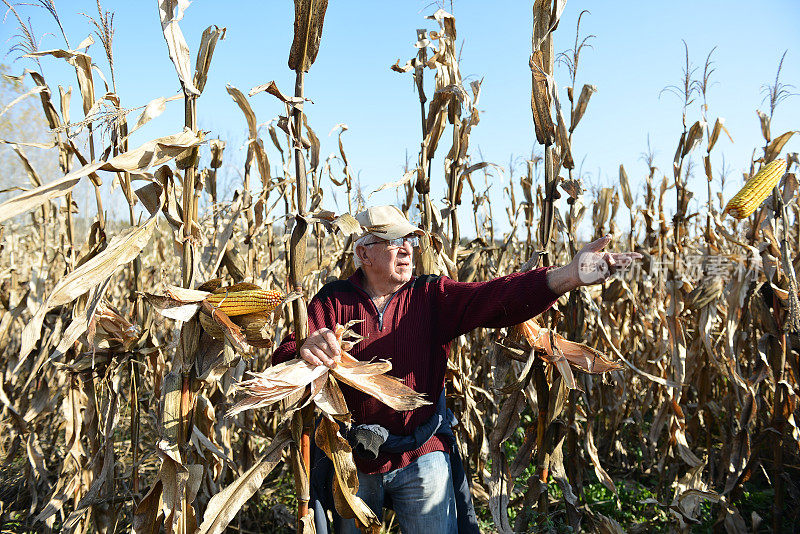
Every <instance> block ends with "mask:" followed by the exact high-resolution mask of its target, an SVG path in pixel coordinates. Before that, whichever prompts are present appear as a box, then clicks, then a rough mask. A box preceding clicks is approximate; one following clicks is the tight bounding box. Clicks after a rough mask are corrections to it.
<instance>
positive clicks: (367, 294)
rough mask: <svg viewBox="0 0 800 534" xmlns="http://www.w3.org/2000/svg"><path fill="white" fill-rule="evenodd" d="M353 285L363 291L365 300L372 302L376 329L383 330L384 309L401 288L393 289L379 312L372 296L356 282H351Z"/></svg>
mask: <svg viewBox="0 0 800 534" xmlns="http://www.w3.org/2000/svg"><path fill="white" fill-rule="evenodd" d="M353 287H355V288H356V289H358V290H359V291H361V292H362V293H364V295H366V296H367V300H369V301H370V303H372V307H373V308H375V313H377V314H378V331H380V332H383V312H385V311H386V309H387V308H388V307H389V303H391V302H392V299H393V298H394V296H395V295H397V294H398V293H399V292H400V289H402V288H400V289H398V290H397V291H395V292H394V293H392V296H391V297H389V300H387V301H386V305H385V306H384V307H383V312H381V311H380V310H378V306H377V305H376V304H375V301H374V300H372V297H370V296H369V293H367V292H366V291H365V290H364V289H363V288H361V287H359V286H358V285H356V284H353Z"/></svg>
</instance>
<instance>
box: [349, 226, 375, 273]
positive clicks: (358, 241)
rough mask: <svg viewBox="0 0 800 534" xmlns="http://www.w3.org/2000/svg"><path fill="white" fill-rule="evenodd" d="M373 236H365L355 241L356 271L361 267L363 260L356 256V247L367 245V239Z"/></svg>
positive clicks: (354, 260) (354, 257) (354, 262)
mask: <svg viewBox="0 0 800 534" xmlns="http://www.w3.org/2000/svg"><path fill="white" fill-rule="evenodd" d="M370 235H372V234H364V235H362V236H361V237H359V238H358V239H356V240H355V241H353V265H355V267H356V269H358V268H359V267H361V258H359V257H358V254H356V247H358V246H359V245H363V244H365V243H366V240H367V238H368V237H369V236H370Z"/></svg>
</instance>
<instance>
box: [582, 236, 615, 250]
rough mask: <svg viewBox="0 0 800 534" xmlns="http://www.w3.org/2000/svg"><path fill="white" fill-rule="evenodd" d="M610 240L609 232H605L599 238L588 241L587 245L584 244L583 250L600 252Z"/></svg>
mask: <svg viewBox="0 0 800 534" xmlns="http://www.w3.org/2000/svg"><path fill="white" fill-rule="evenodd" d="M610 242H611V234H606V235H604V236H603V237H601V238H600V239H596V240H594V241H592V242H591V243H589V244H588V245H586V246H585V247H583V250H587V251H589V252H600V251H601V250H603V249H604V248H605V247H606V245H608V244H609V243H610Z"/></svg>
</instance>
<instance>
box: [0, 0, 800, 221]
mask: <svg viewBox="0 0 800 534" xmlns="http://www.w3.org/2000/svg"><path fill="white" fill-rule="evenodd" d="M531 4H532V2H521V1H513V2H509V1H495V2H491V3H487V2H479V1H476V0H471V1H466V0H461V1H459V0H456V1H455V2H454V9H453V11H454V14H455V16H456V27H457V30H458V40H459V46H461V44H462V43H463V47H462V52H461V56H462V63H461V73H462V75H463V76H464V77H465V78H466V79H467V80H471V79H479V78H483V79H484V83H483V90H482V94H481V101H480V106H479V108H480V109H482V110H483V113H482V115H481V122H480V124H479V125H478V126H477V127H475V129H474V130H473V132H474V133H473V136H472V142H471V146H472V149H471V153H472V161H473V162H478V161H481V160H486V161H491V162H494V163H498V164H500V165H503V166H507V165H508V163H509V158H510V157H511V156H512V155H514V156H515V157H517V156H525V157H527V156H529V155H530V152H531V149H532V147H533V144H534V143H535V136H534V131H533V125H532V120H531V111H530V90H531V87H530V85H531V84H530V69H529V67H528V57H529V55H530V47H531V43H530V34H531V19H532V15H531ZM56 6H57V8H58V9H59V11H60V14H61V16H62V19H63V22H64V24H65V26H66V30H67V35H68V37H69V38H70V42H71V44H72V45H73V46H76V45H77V43H78V42H80V41H81V40H82V39H83V38H84V37H85V36H86V35H87V34H88V33H90V32H91V31H92V30H93V28H92V27H91V26H90V24H89V23H88V21H87V20H86V19H85V18H84V17H82V16H80V15H78V12H81V11H83V12H86V13H89V14H92V15H94V14H95V10H96V8H95V4H94V2H90V1H88V0H87V1H74V0H70V1H65V0H56ZM103 7H104V8H106V9H109V10H112V11H114V12H115V18H114V23H115V28H116V34H115V37H114V54H115V62H116V69H117V72H116V75H117V85H118V89H119V93H120V96H121V99H122V104H123V106H126V107H135V106H140V105H144V104H145V103H147V102H148V101H149V100H151V99H153V98H157V97H159V96H170V95H172V94H174V93H175V92H176V91H177V90H178V88H179V84H178V80H177V76H176V74H175V71H174V68H173V66H172V63H171V62H170V60H169V57H168V55H167V48H166V44H165V42H164V39H163V36H162V34H161V28H160V25H159V21H158V13H157V9H156V1H155V0H151V1H136V2H131V1H125V2H120V1H114V2H112V1H110V0H107V1H106V2H104V6H103ZM445 7H447V8H449V2H446V5H445ZM435 9H436V7H435V5H433V4H429V3H428V2H426V1H417V2H411V1H404V2H380V3H365V2H355V1H343V0H331V1H330V3H329V6H328V11H327V15H326V18H325V26H324V31H323V36H322V45H321V49H320V52H319V56H318V58H317V61H316V63H315V64H314V66H313V67H312V69H311V72H310V73H309V74H308V75H307V82H306V95H307V96H308V97H310V98H311V99H312V100H313V101H314V104H313V105H308V106H307V108H306V109H307V113H308V115H309V118H310V124H311V126H312V128H314V130H315V131H316V132H317V134H318V135H319V136H320V138H321V140H322V155H323V157H324V156H326V155H327V154H330V153H331V152H334V151H336V150H337V145H336V136H335V135H334V136H331V137H328V132H330V130H331V128H333V127H334V125H336V124H338V123H341V122H344V123H346V124H347V125H348V126H349V128H350V129H349V131H348V132H347V133H346V134H345V135H344V141H345V148H346V151H347V154H348V157H349V159H350V162H351V165H352V167H353V169H354V171H355V174H356V175H357V176H359V177H360V180H361V184H362V186H363V188H364V190H365V191H367V192H369V191H372V190H373V189H375V188H376V187H378V186H379V185H380V184H382V183H384V182H387V181H392V180H396V179H398V178H400V176H401V175H402V170H401V169H402V166H403V164H404V162H405V159H406V154H408V157H409V160H410V161H411V162H412V163H413V162H414V161H415V160H416V157H417V152H418V150H419V143H420V125H419V104H418V100H417V96H416V93H415V91H414V90H413V88H412V83H411V76H410V74H406V75H401V74H397V73H394V72H392V71H390V70H389V66H390V65H392V64H393V63H394V62H395V61H396V60H398V59H399V60H400V62H401V64H402V63H404V62H405V61H406V60H407V59H409V58H410V57H411V56H412V55H413V54H414V52H415V49H414V48H413V46H412V43H413V42H414V40H415V29H416V28H423V27H424V28H428V29H436V28H437V26H438V25H437V24H436V23H435V21H432V20H425V19H424V16H425V15H428V14H431V13H432V12H433V11H435ZM583 9H588V10H589V11H590V12H591V14H589V15H586V16H584V18H583V22H582V26H581V31H582V33H583V34H594V35H595V36H596V37H595V38H594V39H592V40H591V45H592V48H591V49H587V50H585V52H584V53H583V55H582V58H581V64H580V67H579V72H578V82H577V83H578V89H579V88H580V86H582V85H583V84H584V83H591V84H594V85H596V86H597V89H598V92H597V93H595V95H594V96H593V97H592V100H591V102H590V104H589V107H588V111H587V113H586V115H585V116H584V118H583V121H582V122H581V124H580V126H579V127H578V129H577V130H576V133H575V136H574V140H573V153H574V156H575V159H576V161H577V162H578V164H579V165H580V163H581V162H583V169H584V171H585V172H586V173H588V174H589V175H590V176H589V177H588V182H589V183H590V184H603V185H614V184H617V173H618V167H619V165H620V164H621V163H622V164H624V165H625V167H626V169H627V170H628V174H629V176H630V177H631V179H632V181H633V184H632V185H633V187H634V188H635V192H638V191H639V188H640V185H641V183H642V177H643V175H644V174H645V173H646V168H645V166H644V164H643V163H642V162H641V161H640V158H639V157H640V154H641V153H642V152H643V151H644V150H645V148H646V145H647V137H648V135H649V137H650V143H651V145H652V147H653V148H654V150H655V151H656V155H657V159H656V163H657V165H658V167H659V168H660V169H662V170H663V171H664V172H667V173H669V175H670V177H671V159H672V155H673V153H674V151H675V147H676V143H677V140H678V138H679V136H680V133H681V122H680V110H681V102H680V101H679V100H678V99H677V98H676V97H674V96H671V95H667V94H664V95H662V96H659V93H660V92H661V90H662V88H664V87H665V86H667V85H671V84H677V83H679V82H680V79H681V69H682V67H683V62H684V48H683V43H682V41H681V40H682V39H685V40H686V42H687V44H688V46H689V57H690V61H691V63H692V64H693V65H694V66H697V67H699V68H700V71H701V70H702V65H703V63H704V61H705V58H706V55H707V54H708V52H709V51H710V50H711V49H712V48H713V47H714V46H716V47H717V49H716V51H715V53H714V55H713V59H714V62H715V69H716V70H715V72H714V74H713V76H712V80H713V81H714V82H716V84H715V85H714V86H713V87H712V89H711V92H710V99H709V108H710V109H709V117H710V118H711V120H713V119H715V118H716V117H718V116H721V117H725V119H726V121H727V122H726V124H727V127H728V129H729V131H730V132H731V134H732V136H733V138H734V141H735V143H734V144H731V143H730V142H729V141H728V140H727V138H725V139H722V140H720V144H719V146H718V148H717V149H716V150H715V154H716V155H715V157H714V169H715V171H716V172H718V171H719V169H720V168H721V161H722V160H721V157H722V154H723V153H724V154H725V158H726V162H727V164H728V165H729V166H730V167H731V170H732V180H733V181H734V183H735V184H737V185H738V183H739V180H740V176H741V172H742V171H743V170H746V169H747V168H749V161H750V157H751V154H752V151H753V149H754V148H756V147H759V146H761V145H763V142H762V140H761V138H760V130H759V123H758V118H757V116H756V109H757V108H759V109H762V110H765V109H766V108H767V106H766V103H763V104H762V93H761V86H762V85H763V84H765V83H772V81H773V80H774V77H775V72H776V69H777V64H778V61H779V59H780V57H781V54H783V52H784V50H786V49H788V50H789V52H788V54H787V56H786V60H785V62H784V68H783V73H782V80H783V82H785V83H788V84H793V85H795V86H796V88H795V89H794V90H793V91H794V92H798V91H800V89H798V88H799V87H800V46H798V45H800V36H799V35H800V34H798V32H797V30H796V23H797V21H798V20H800V2H797V1H796V0H770V1H764V2H758V3H754V2H745V1H738V0H737V1H733V0H728V1H722V0H716V1H712V0H695V1H673V2H655V1H640V2H637V1H627V2H622V1H602V2H598V1H583V2H581V1H575V0H571V1H569V2H567V7H566V11H565V12H564V16H563V18H562V21H561V24H560V27H559V29H558V30H557V31H556V33H555V48H556V50H557V51H562V50H565V49H567V48H570V47H572V46H573V42H574V37H575V23H576V20H577V17H578V13H579V12H580V11H581V10H583ZM21 12H22V13H24V14H26V15H27V16H31V18H32V20H33V25H34V30H35V31H36V32H37V34H38V35H41V34H42V33H44V32H49V33H50V35H45V36H44V38H43V40H42V43H41V45H40V47H41V48H42V49H47V48H60V47H62V46H63V43H62V40H61V36H60V34H58V32H57V31H56V30H55V26H54V25H53V24H52V23H51V20H50V19H49V18H48V16H47V13H46V12H44V10H41V9H36V8H33V7H22V8H21ZM293 17H294V7H293V2H291V1H289V0H283V1H270V2H257V1H237V2H232V1H230V2H218V1H216V2H211V1H207V0H196V1H194V2H193V3H192V4H191V6H190V7H189V9H188V10H187V11H186V14H185V17H184V20H183V21H182V22H181V28H182V30H183V33H184V35H185V36H186V39H187V41H188V43H189V47H190V49H191V54H192V64H194V56H195V54H196V51H197V47H198V44H199V40H200V35H201V33H202V31H203V29H205V28H206V27H207V26H209V25H211V24H216V25H218V26H225V27H226V28H227V37H226V39H225V40H224V41H221V42H220V43H219V44H218V45H217V49H216V53H215V55H214V59H213V62H212V65H211V71H210V74H209V79H208V83H207V86H206V89H205V91H204V93H203V95H202V97H201V98H200V100H199V104H198V115H199V124H200V127H201V129H203V130H210V131H211V134H210V136H212V137H216V136H220V137H223V138H228V139H229V140H232V141H234V142H233V143H229V144H228V148H227V149H226V151H227V152H228V153H229V155H232V153H234V152H236V153H238V154H239V157H240V158H241V154H242V152H243V151H242V150H240V149H239V145H240V143H241V141H242V140H243V138H244V136H245V132H246V123H245V120H244V117H243V115H242V114H241V112H240V111H239V109H238V108H237V106H236V105H235V104H234V102H233V101H232V100H231V98H230V96H229V95H228V94H227V92H226V91H225V84H227V83H230V84H232V85H235V86H236V87H238V88H240V89H241V90H242V91H243V92H245V93H247V91H249V89H250V88H252V87H253V86H255V85H258V84H262V83H265V82H268V81H270V80H275V81H276V82H277V84H278V86H279V87H280V88H281V89H282V90H283V91H284V92H286V93H291V92H292V90H293V86H294V73H293V72H292V71H290V70H289V69H288V67H287V64H286V62H287V58H288V51H289V47H290V44H291V41H292V21H293ZM0 33H1V34H2V37H4V40H5V39H6V38H8V37H10V36H11V35H12V34H13V33H16V28H15V21H14V20H13V18H9V17H7V18H6V21H5V24H3V25H2V26H0ZM89 53H90V54H91V55H92V56H93V58H94V59H95V61H96V62H97V63H98V64H99V65H100V66H101V68H102V69H103V70H104V71H105V72H107V70H108V69H107V65H106V61H105V57H104V54H103V52H102V48H101V46H100V44H99V43H97V44H95V45H94V46H92V47H91V48H90V50H89ZM8 61H10V59H9V60H8ZM42 61H43V64H44V71H45V74H46V77H47V79H48V81H49V83H50V84H51V85H56V84H58V83H61V84H64V85H72V86H74V87H75V88H74V92H75V93H77V87H76V82H75V77H74V73H72V72H70V71H69V70H66V69H64V68H63V66H62V65H61V63H63V62H62V61H60V60H55V59H52V58H44V59H43V60H42ZM23 66H28V65H27V63H26V60H20V61H18V62H16V63H15V64H14V65H13V70H14V71H21V69H22V68H23ZM700 71H698V74H699V72H700ZM428 72H429V73H430V74H431V75H430V76H428V79H429V80H430V79H432V72H433V71H428ZM557 81H558V83H559V86H560V87H561V89H562V96H561V100H562V103H564V104H565V105H568V102H567V98H566V94H565V93H564V92H563V89H564V86H565V85H566V83H567V73H566V69H564V68H558V71H557ZM96 83H97V84H99V83H100V82H99V80H97V82H96ZM54 89H55V88H54ZM55 92H56V93H57V89H56V90H55ZM431 92H432V90H431V89H430V88H429V91H428V94H429V96H430V93H431ZM576 93H577V90H576ZM251 103H252V105H253V107H254V109H255V112H256V115H257V118H258V121H259V123H263V122H266V121H268V120H270V119H272V118H273V117H275V116H277V115H278V114H280V113H283V106H282V105H281V104H280V103H279V102H278V101H277V100H276V99H274V98H273V97H271V96H269V95H266V94H259V95H256V96H255V97H253V98H252V99H251ZM168 106H169V107H168V110H167V112H166V113H165V114H164V115H162V116H161V117H160V118H158V119H157V120H155V121H153V123H151V125H149V126H148V127H146V128H145V129H143V130H142V132H141V135H140V136H138V141H144V140H146V139H149V138H152V137H155V136H159V135H165V134H169V133H174V132H177V131H179V130H180V129H181V127H182V121H183V119H182V104H181V102H180V101H176V102H172V103H171V104H169V105H168ZM79 111H80V104H79V102H78V101H77V100H76V101H75V102H74V103H73V119H74V117H75V116H76V115H77V114H79ZM137 116H138V113H134V114H132V115H131V116H130V117H129V121H130V122H134V121H135V120H136V118H137ZM699 117H700V111H699V104H695V105H694V106H693V107H692V108H691V109H690V111H689V120H690V121H692V122H694V120H696V119H698V118H699ZM790 129H800V97H794V98H790V99H789V100H787V101H786V102H784V103H783V104H782V105H781V106H779V107H778V109H777V112H776V116H775V119H774V121H773V125H772V132H773V136H777V135H778V134H780V133H783V132H784V131H787V130H790ZM448 135H449V132H448V133H446V134H445V137H444V138H443V140H442V143H443V145H444V146H443V147H440V149H439V152H440V155H441V153H442V152H445V151H446V149H447V147H449V143H448V140H447V136H448ZM265 144H266V145H267V146H268V148H269V147H270V146H271V143H269V141H268V140H267V141H266V142H265ZM798 147H800V135H798V136H797V139H792V141H791V142H790V143H789V144H788V145H787V149H788V150H789V151H797V150H798ZM478 149H480V151H481V153H482V155H483V157H481V156H480V155H479V152H478ZM537 149H538V150H539V151H541V147H537ZM269 154H270V156H271V158H272V161H273V163H274V162H276V161H278V158H277V154H275V153H274V152H269ZM584 158H585V159H584ZM440 159H441V158H437V161H436V162H435V163H434V168H433V173H432V174H433V180H434V193H435V194H434V198H435V199H437V200H438V199H439V198H441V197H442V196H443V194H444V181H443V178H442V174H443V172H442V164H441V161H440ZM521 170H522V168H521V167H520V171H521ZM697 172H698V177H699V178H702V176H701V173H702V168H701V167H699V166H698V168H697ZM478 181H481V182H482V178H478ZM696 183H697V187H698V190H697V191H696V194H695V198H698V199H699V200H701V201H703V200H704V199H705V196H706V195H705V185H704V183H703V182H702V181H701V180H700V179H698V180H697V182H696ZM504 185H505V184H500V183H496V184H495V185H494V186H493V187H492V191H493V192H494V194H493V197H495V198H497V200H498V201H499V200H500V198H499V196H500V194H501V191H502V187H503V186H504ZM735 187H736V186H735V185H732V186H729V187H726V191H725V193H726V197H729V196H731V195H732V194H733V193H734V192H735V191H734V188H735ZM341 199H342V197H341V195H340V196H339V200H340V204H339V208H340V209H339V210H337V211H340V210H341V207H342V206H343V204H341ZM394 199H395V195H394V193H390V192H384V193H379V194H377V195H375V196H374V197H373V199H372V200H373V201H374V202H393V201H394ZM464 202H465V206H464V208H463V210H464V211H466V212H468V213H467V214H466V216H467V219H466V220H467V221H469V220H471V210H470V209H469V198H467V197H466V196H465V199H464ZM324 205H325V207H327V208H330V209H336V206H335V205H334V203H333V200H332V197H331V196H330V194H329V193H328V194H326V200H325V202H324ZM344 206H346V204H345V205H344ZM498 211H499V210H496V211H495V218H496V219H501V218H502V221H505V217H504V216H502V217H501V214H500V213H498ZM621 213H623V215H622V217H620V222H621V224H622V225H624V222H622V221H624V220H625V219H627V216H626V215H625V214H624V209H622V210H621ZM498 223H499V224H502V223H501V222H500V221H498ZM465 224H468V226H467V228H471V224H469V223H468V222H466V223H465ZM503 226H505V225H503ZM465 231H466V229H465Z"/></svg>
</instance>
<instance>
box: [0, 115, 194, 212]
mask: <svg viewBox="0 0 800 534" xmlns="http://www.w3.org/2000/svg"><path fill="white" fill-rule="evenodd" d="M202 140H203V139H202V136H201V135H200V134H195V133H193V132H191V131H189V130H185V131H184V132H182V133H179V134H176V135H170V136H166V137H160V138H158V139H154V140H152V141H148V142H147V143H144V144H143V145H142V146H140V147H138V148H135V149H133V150H130V151H128V152H125V153H123V154H120V155H118V156H115V157H113V158H111V159H110V160H108V161H97V162H94V163H89V164H87V165H84V166H83V167H81V168H80V169H77V170H75V171H73V172H71V173H69V174H67V175H66V176H64V177H63V178H60V179H58V180H54V181H52V182H50V183H48V184H44V185H42V186H41V187H37V188H36V189H32V190H30V191H28V192H26V193H24V194H22V195H19V196H17V197H15V198H12V199H10V200H7V201H6V202H3V203H2V204H0V222H3V221H5V220H8V219H10V218H12V217H15V216H17V215H20V214H22V213H25V212H26V211H29V210H32V209H34V208H36V207H38V206H41V205H42V204H44V203H45V202H47V201H48V200H52V199H54V198H57V197H60V196H62V195H65V194H67V193H69V192H70V191H72V188H74V187H75V186H76V185H77V184H78V182H79V181H80V179H81V178H82V177H84V176H87V175H89V174H91V173H94V172H95V171H98V170H103V171H114V172H122V171H128V172H137V173H141V172H144V171H145V170H146V169H148V168H150V167H151V166H154V165H161V164H162V163H165V162H167V161H169V160H170V159H172V158H174V157H175V156H177V155H179V154H180V153H181V152H183V151H184V150H185V149H186V148H189V147H194V146H197V145H199V144H200V143H201V142H202Z"/></svg>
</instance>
